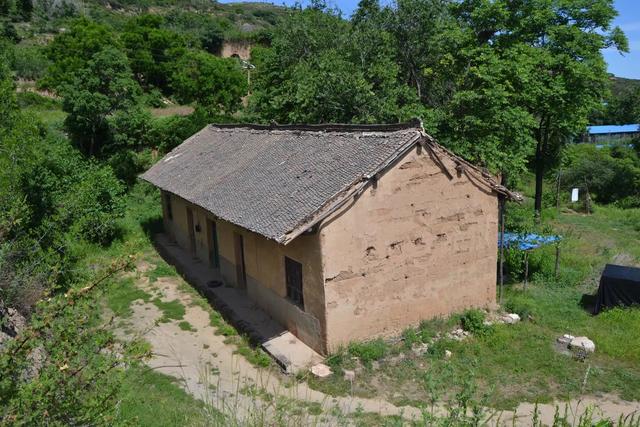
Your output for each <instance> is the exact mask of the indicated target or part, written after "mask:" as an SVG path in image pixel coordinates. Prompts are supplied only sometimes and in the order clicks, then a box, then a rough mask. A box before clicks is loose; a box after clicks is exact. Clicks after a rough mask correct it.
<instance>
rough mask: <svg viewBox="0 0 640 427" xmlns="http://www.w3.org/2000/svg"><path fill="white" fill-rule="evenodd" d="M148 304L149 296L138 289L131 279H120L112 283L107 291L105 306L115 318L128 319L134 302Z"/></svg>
mask: <svg viewBox="0 0 640 427" xmlns="http://www.w3.org/2000/svg"><path fill="white" fill-rule="evenodd" d="M138 299H140V300H142V301H145V302H148V301H149V300H150V299H151V295H149V294H148V293H146V292H145V291H143V290H142V289H140V288H138V287H137V286H136V285H135V283H134V279H133V278H132V277H127V278H122V279H120V280H118V281H117V282H115V283H112V284H111V285H110V287H109V289H108V291H107V294H106V300H107V306H108V307H109V309H111V311H113V313H114V315H116V316H117V317H123V318H125V317H129V316H131V314H132V313H133V311H132V310H131V304H132V303H133V301H135V300H138Z"/></svg>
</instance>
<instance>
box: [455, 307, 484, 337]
mask: <svg viewBox="0 0 640 427" xmlns="http://www.w3.org/2000/svg"><path fill="white" fill-rule="evenodd" d="M484 319H485V314H484V312H483V311H481V310H478V309H475V308H472V309H469V310H467V311H465V312H464V313H463V314H462V316H461V317H460V323H461V324H462V329H464V330H465V331H468V332H470V333H472V334H474V335H484V334H485V333H486V332H487V331H488V327H487V325H485V324H484Z"/></svg>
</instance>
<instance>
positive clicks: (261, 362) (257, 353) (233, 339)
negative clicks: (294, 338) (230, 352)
mask: <svg viewBox="0 0 640 427" xmlns="http://www.w3.org/2000/svg"><path fill="white" fill-rule="evenodd" d="M225 343H226V344H234V345H235V346H236V347H237V348H236V350H235V351H234V353H235V354H240V355H242V356H244V358H245V359H247V361H248V362H249V363H251V364H253V365H255V366H259V367H261V368H266V367H269V366H271V365H272V363H273V360H272V359H271V357H270V356H269V355H268V354H267V353H265V352H264V351H263V350H262V349H260V348H254V347H253V346H252V345H251V343H250V342H249V339H248V338H247V337H246V336H244V335H238V334H237V333H236V335H234V336H230V337H229V338H227V339H226V340H225Z"/></svg>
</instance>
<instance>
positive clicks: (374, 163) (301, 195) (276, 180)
mask: <svg viewBox="0 0 640 427" xmlns="http://www.w3.org/2000/svg"><path fill="white" fill-rule="evenodd" d="M421 135H422V134H421V128H420V126H419V125H417V124H416V123H412V124H405V125H390V126H358V125H353V126H349V125H328V126H323V127H322V126H256V125H253V126H251V125H248V126H240V125H237V126H228V125H219V126H214V125H210V126H207V127H205V128H204V129H202V130H201V131H200V132H198V133H196V134H195V135H193V136H192V137H191V138H189V139H187V140H186V141H185V142H184V143H182V144H181V145H180V146H178V147H177V148H175V149H174V150H173V151H171V152H170V153H169V154H167V155H166V156H165V157H164V158H163V159H162V160H160V161H159V162H158V163H156V164H155V165H154V166H152V167H151V168H150V169H149V170H148V171H147V172H145V173H144V174H143V175H142V176H141V178H142V179H144V180H146V181H148V182H150V183H152V184H154V185H155V186H157V187H159V188H161V189H163V190H165V191H169V192H171V193H174V194H176V195H178V196H180V197H182V198H184V199H186V200H188V201H190V202H192V203H194V204H196V205H198V206H201V207H202V208H204V209H206V210H208V211H210V212H211V213H213V214H214V215H215V216H217V217H219V218H221V219H223V220H226V221H229V222H231V223H233V224H236V225H239V226H241V227H243V228H246V229H248V230H251V231H254V232H256V233H259V234H261V235H263V236H265V237H268V238H270V239H274V240H276V241H279V242H282V241H283V240H284V237H285V235H286V234H287V233H289V232H291V231H292V230H294V229H296V228H297V227H298V226H299V225H301V224H302V223H304V222H305V220H306V219H308V218H309V217H310V216H312V215H313V214H314V213H316V212H318V211H319V210H320V209H321V208H322V207H323V206H325V205H326V204H327V203H329V202H331V201H332V199H333V198H334V197H335V196H336V195H337V194H339V193H340V192H342V191H344V190H346V189H348V188H350V187H351V186H352V185H353V184H356V183H358V182H361V181H362V180H363V179H365V178H366V177H367V176H368V175H371V174H374V173H376V172H377V171H378V169H379V168H380V167H381V165H384V164H386V163H387V162H389V161H390V160H392V159H393V158H395V157H397V156H399V155H400V154H402V152H403V151H404V150H405V149H406V148H407V147H409V146H412V145H413V143H415V142H416V140H417V139H418V138H419V137H420V136H421Z"/></svg>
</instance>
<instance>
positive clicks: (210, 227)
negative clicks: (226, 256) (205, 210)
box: [207, 219, 220, 268]
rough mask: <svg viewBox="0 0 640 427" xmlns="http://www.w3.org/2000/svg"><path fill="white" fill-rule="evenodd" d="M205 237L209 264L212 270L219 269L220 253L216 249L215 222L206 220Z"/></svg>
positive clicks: (216, 231)
mask: <svg viewBox="0 0 640 427" xmlns="http://www.w3.org/2000/svg"><path fill="white" fill-rule="evenodd" d="M207 235H208V239H207V240H208V242H209V262H210V263H211V266H212V267H213V268H220V252H219V249H218V229H217V227H216V223H215V221H212V220H210V219H208V220H207Z"/></svg>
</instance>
